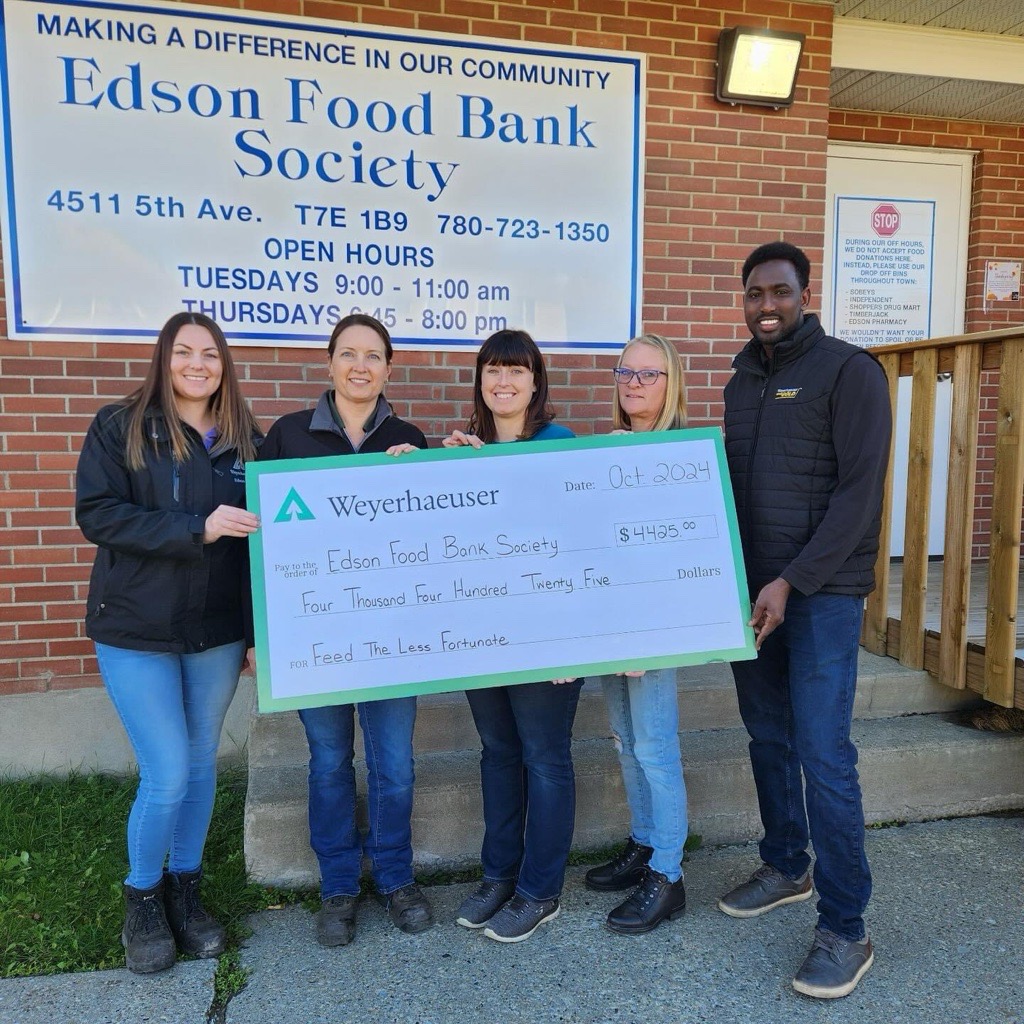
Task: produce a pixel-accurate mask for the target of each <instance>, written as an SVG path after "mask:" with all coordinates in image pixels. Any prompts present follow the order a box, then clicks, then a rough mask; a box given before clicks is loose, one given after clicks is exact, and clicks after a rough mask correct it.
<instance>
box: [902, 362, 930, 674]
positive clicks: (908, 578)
mask: <svg viewBox="0 0 1024 1024" xmlns="http://www.w3.org/2000/svg"><path fill="white" fill-rule="evenodd" d="M937 373H938V351H937V350H936V349H934V348H924V349H917V350H916V351H915V352H914V373H913V392H912V394H911V400H910V460H909V465H908V467H907V518H906V523H905V525H904V530H903V602H902V611H901V615H900V619H901V626H900V664H901V665H906V666H907V667H908V668H923V667H924V602H925V596H926V593H927V590H928V509H929V505H930V498H931V479H932V455H933V447H932V440H933V437H934V434H935V381H936V375H937Z"/></svg>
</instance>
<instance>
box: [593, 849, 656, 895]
mask: <svg viewBox="0 0 1024 1024" xmlns="http://www.w3.org/2000/svg"><path fill="white" fill-rule="evenodd" d="M653 853H654V851H653V850H652V849H651V848H650V847H649V846H641V845H640V844H639V843H638V842H637V841H636V840H635V839H634V838H633V837H632V836H630V837H629V838H628V839H627V840H626V848H625V849H624V850H623V851H622V853H620V854H619V855H618V857H616V858H615V859H614V860H610V861H609V862H608V863H607V864H602V865H601V866H600V867H596V868H591V869H590V870H589V871H588V872H587V873H586V875H585V876H584V879H583V884H584V885H585V886H586V887H587V888H588V889H593V890H595V891H596V892H619V891H620V890H622V889H632V888H633V887H634V886H636V885H639V884H640V882H641V881H642V880H643V875H644V868H646V867H647V864H648V862H649V861H650V859H651V855H652V854H653Z"/></svg>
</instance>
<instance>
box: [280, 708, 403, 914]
mask: <svg viewBox="0 0 1024 1024" xmlns="http://www.w3.org/2000/svg"><path fill="white" fill-rule="evenodd" d="M358 708H359V724H360V726H361V727H362V730H363V747H364V749H365V752H366V773H367V783H368V785H367V789H368V811H369V826H370V827H369V832H368V833H367V836H366V842H365V850H366V855H367V856H368V857H369V858H370V870H371V872H372V874H373V881H374V884H375V885H376V886H377V891H378V892H379V893H381V894H382V895H385V896H386V895H387V894H388V893H390V892H394V891H395V890H396V889H401V888H402V887H403V886H405V885H408V884H409V883H410V882H411V881H412V880H413V876H412V792H413V781H414V772H413V757H412V731H413V726H415V724H416V698H415V697H395V698H393V699H391V700H372V701H366V702H364V703H362V704H359V705H358ZM299 718H301V719H302V724H303V726H304V727H305V729H306V740H307V741H308V742H309V839H310V845H311V846H312V847H313V852H314V853H315V854H316V858H317V861H319V864H320V894H321V896H322V898H323V899H325V900H326V899H330V897H332V896H357V895H358V894H359V876H360V874H361V873H362V861H363V849H364V843H363V840H362V837H361V836H360V834H359V829H358V827H357V826H356V773H355V769H354V768H353V767H352V758H353V756H354V746H355V706H353V705H352V704H339V705H336V706H334V707H326V708H304V709H303V710H301V711H300V712H299Z"/></svg>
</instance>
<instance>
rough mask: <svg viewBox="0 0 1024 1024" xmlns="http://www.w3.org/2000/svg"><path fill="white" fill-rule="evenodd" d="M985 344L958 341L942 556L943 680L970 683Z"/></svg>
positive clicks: (961, 686)
mask: <svg viewBox="0 0 1024 1024" xmlns="http://www.w3.org/2000/svg"><path fill="white" fill-rule="evenodd" d="M980 408H981V346H980V345H957V347H956V350H955V353H954V357H953V416H952V422H951V423H950V427H949V479H948V485H947V490H946V541H945V549H944V552H943V556H942V613H941V619H940V620H939V622H940V624H939V682H940V683H944V684H945V685H946V686H952V687H953V688H954V689H957V690H963V689H965V688H966V686H967V612H968V601H969V593H970V585H971V542H972V540H973V534H974V482H975V475H976V472H977V467H978V418H979V417H978V413H979V410H980Z"/></svg>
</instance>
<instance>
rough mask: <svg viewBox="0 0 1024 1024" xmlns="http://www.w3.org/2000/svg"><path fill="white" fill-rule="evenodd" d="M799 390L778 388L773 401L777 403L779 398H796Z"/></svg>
mask: <svg viewBox="0 0 1024 1024" xmlns="http://www.w3.org/2000/svg"><path fill="white" fill-rule="evenodd" d="M801 390H802V389H801V388H779V389H778V391H776V392H775V400H776V401H778V400H779V399H780V398H796V396H797V394H798V393H799V392H800V391H801Z"/></svg>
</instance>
